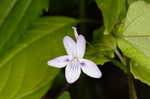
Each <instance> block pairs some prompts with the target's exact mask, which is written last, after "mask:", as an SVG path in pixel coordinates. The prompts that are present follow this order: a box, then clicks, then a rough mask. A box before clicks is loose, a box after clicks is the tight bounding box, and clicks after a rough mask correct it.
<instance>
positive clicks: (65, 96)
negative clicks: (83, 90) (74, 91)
mask: <svg viewBox="0 0 150 99" xmlns="http://www.w3.org/2000/svg"><path fill="white" fill-rule="evenodd" d="M58 99H71V97H70V94H69V92H67V91H65V92H64V93H63V94H62V95H61V96H59V97H58Z"/></svg>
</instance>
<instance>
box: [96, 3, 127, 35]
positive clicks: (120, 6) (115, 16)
mask: <svg viewBox="0 0 150 99" xmlns="http://www.w3.org/2000/svg"><path fill="white" fill-rule="evenodd" d="M96 2H97V5H98V7H99V8H100V9H101V11H102V13H103V18H104V26H105V33H106V34H108V33H110V32H111V30H112V29H113V27H114V25H115V24H116V23H117V22H119V21H120V20H119V18H120V15H123V13H124V11H125V0H96ZM123 16H124V15H123Z"/></svg>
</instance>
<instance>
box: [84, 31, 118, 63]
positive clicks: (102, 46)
mask: <svg viewBox="0 0 150 99" xmlns="http://www.w3.org/2000/svg"><path fill="white" fill-rule="evenodd" d="M94 35H95V36H94V42H92V43H91V44H89V46H88V48H87V54H86V57H87V58H88V59H91V60H93V61H95V62H96V63H97V64H104V63H105V62H108V61H109V58H113V57H114V50H115V49H116V41H115V38H114V37H113V36H112V35H103V29H98V30H96V31H95V32H94Z"/></svg>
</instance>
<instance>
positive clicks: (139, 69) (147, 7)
mask: <svg viewBox="0 0 150 99" xmlns="http://www.w3.org/2000/svg"><path fill="white" fill-rule="evenodd" d="M149 11H150V4H147V3H145V2H144V1H137V2H135V3H133V4H131V6H130V7H129V11H128V13H127V17H126V20H125V25H124V32H123V38H122V39H118V46H119V48H120V49H121V51H122V52H123V54H124V55H126V56H127V57H129V58H131V59H132V66H131V72H132V73H133V75H134V77H135V78H137V79H139V80H141V81H142V82H145V83H147V84H149V85H150V78H149V76H150V61H149V60H150V47H149V44H150V28H149V26H150V22H149V19H150V13H149Z"/></svg>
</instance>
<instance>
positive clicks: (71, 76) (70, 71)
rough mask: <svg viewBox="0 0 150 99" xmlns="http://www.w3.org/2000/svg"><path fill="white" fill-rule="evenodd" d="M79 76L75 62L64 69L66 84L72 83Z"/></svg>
mask: <svg viewBox="0 0 150 99" xmlns="http://www.w3.org/2000/svg"><path fill="white" fill-rule="evenodd" d="M80 74H81V68H80V64H79V62H78V61H77V60H73V61H72V62H70V63H69V64H68V65H67V67H66V69H65V77H66V80H67V82H68V83H70V84H71V83H74V82H75V81H77V80H78V78H79V77H80Z"/></svg>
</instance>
